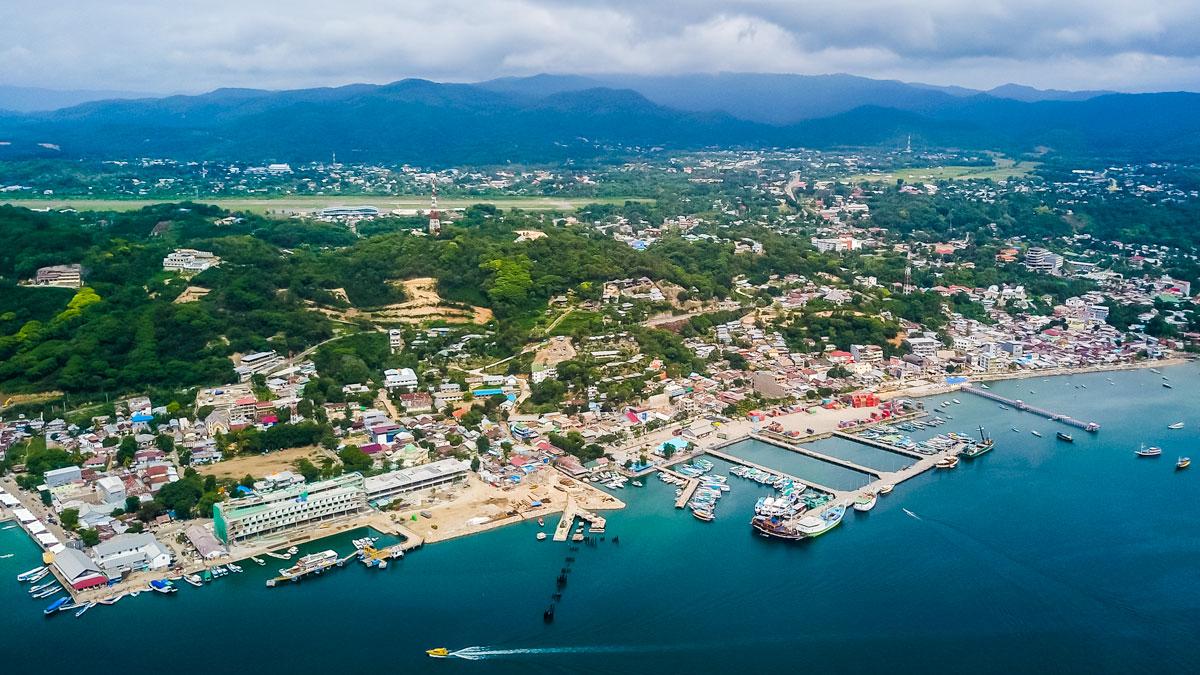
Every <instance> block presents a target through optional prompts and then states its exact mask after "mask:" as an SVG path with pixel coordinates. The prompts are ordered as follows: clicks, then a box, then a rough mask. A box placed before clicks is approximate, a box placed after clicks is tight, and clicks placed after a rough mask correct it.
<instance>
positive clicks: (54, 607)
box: [42, 596, 71, 616]
mask: <svg viewBox="0 0 1200 675" xmlns="http://www.w3.org/2000/svg"><path fill="white" fill-rule="evenodd" d="M70 601H71V598H70V596H63V597H61V598H59V599H57V600H55V601H54V602H52V603H50V604H49V605H47V606H46V609H43V610H42V614H45V615H47V616H49V615H51V614H53V613H55V612H57V611H58V610H60V609H62V608H63V605H65V604H67V603H68V602H70Z"/></svg>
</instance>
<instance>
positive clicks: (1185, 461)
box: [1175, 457, 1192, 471]
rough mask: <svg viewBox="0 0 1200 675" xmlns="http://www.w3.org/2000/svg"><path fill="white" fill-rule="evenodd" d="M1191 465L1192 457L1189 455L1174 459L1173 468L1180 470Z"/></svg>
mask: <svg viewBox="0 0 1200 675" xmlns="http://www.w3.org/2000/svg"><path fill="white" fill-rule="evenodd" d="M1191 465H1192V458H1191V457H1180V458H1179V459H1178V460H1176V462H1175V470H1176V471H1182V470H1184V469H1186V468H1188V467H1189V466H1191Z"/></svg>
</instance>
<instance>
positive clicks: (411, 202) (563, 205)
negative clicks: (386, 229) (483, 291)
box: [0, 195, 654, 213]
mask: <svg viewBox="0 0 1200 675" xmlns="http://www.w3.org/2000/svg"><path fill="white" fill-rule="evenodd" d="M180 201H184V199H183V198H178V199H92V198H79V199H74V198H63V199H3V198H0V203H2V204H11V205H13V206H23V207H26V208H30V209H45V208H54V209H57V208H72V209H78V210H80V211H133V210H136V209H140V208H142V207H143V206H149V205H151V204H167V203H172V202H180ZM195 201H199V202H201V203H204V204H216V205H217V206H220V207H221V208H224V209H228V210H230V211H250V212H253V213H292V212H298V211H313V210H315V209H322V208H325V207H327V206H361V205H370V206H376V207H378V208H379V209H381V210H384V211H387V210H391V209H401V210H412V211H415V210H417V209H427V208H429V198H428V197H420V196H412V197H407V196H404V197H398V196H371V195H342V196H331V197H326V196H308V195H305V196H295V197H261V198H247V197H229V198H225V197H216V198H204V199H197V200H195ZM626 201H642V202H653V201H654V200H653V199H643V198H640V197H594V198H558V197H467V198H457V197H442V198H439V199H438V206H440V207H442V208H446V209H456V208H463V207H466V206H470V205H471V204H495V205H496V206H497V207H499V208H503V209H510V208H511V209H526V210H530V211H552V210H556V211H573V210H575V209H578V208H580V207H582V206H585V205H587V204H624V203H625V202H626Z"/></svg>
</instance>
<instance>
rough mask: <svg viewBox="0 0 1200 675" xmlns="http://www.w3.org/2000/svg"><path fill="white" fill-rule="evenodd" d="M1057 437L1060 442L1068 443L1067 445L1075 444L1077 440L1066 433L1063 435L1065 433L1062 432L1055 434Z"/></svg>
mask: <svg viewBox="0 0 1200 675" xmlns="http://www.w3.org/2000/svg"><path fill="white" fill-rule="evenodd" d="M1055 437H1057V438H1058V440H1060V441H1066V442H1067V443H1074V442H1075V438H1074V437H1073V436H1071V434H1066V433H1063V432H1061V431H1060V432H1058V433H1057V434H1055Z"/></svg>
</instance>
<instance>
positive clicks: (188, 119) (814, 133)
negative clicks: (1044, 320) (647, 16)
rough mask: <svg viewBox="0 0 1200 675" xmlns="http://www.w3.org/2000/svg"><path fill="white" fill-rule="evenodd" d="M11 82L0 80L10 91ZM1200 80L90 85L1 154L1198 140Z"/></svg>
mask: <svg viewBox="0 0 1200 675" xmlns="http://www.w3.org/2000/svg"><path fill="white" fill-rule="evenodd" d="M2 100H3V99H2V98H0V101H2ZM1197 113H1200V95H1198V94H1193V93H1187V92H1166V93H1155V94H1117V93H1110V92H1066V91H1044V90H1036V89H1031V88H1028V87H1022V86H1019V85H1004V86H1002V87H998V88H996V89H994V90H992V91H990V92H980V91H975V90H969V89H964V88H956V87H938V86H933V85H923V84H911V83H903V82H897V81H890V80H872V79H868V78H861V77H855V76H851V75H822V76H802V75H760V74H736V73H722V74H715V75H676V76H634V75H606V76H587V77H584V76H571V75H539V76H533V77H526V78H502V79H497V80H490V81H487V82H480V83H475V84H452V83H437V82H430V81H426V80H415V79H410V80H401V81H399V82H393V83H391V84H386V85H371V84H354V85H347V86H342V87H333V88H315V89H297V90H287V91H267V90H256V89H218V90H215V91H212V92H208V93H206V94H200V95H196V96H167V97H161V98H135V99H126V100H113V99H109V100H99V101H89V102H85V103H80V104H78V105H73V106H70V107H64V108H59V109H56V110H49V111H35V112H31V111H28V110H26V111H22V112H16V111H10V112H0V157H28V156H65V157H93V158H96V157H100V158H128V157H136V156H160V157H162V156H166V157H177V158H181V159H232V160H242V161H268V160H275V161H305V160H321V159H326V158H328V157H330V155H331V154H332V153H337V155H338V157H339V158H343V159H344V160H347V161H372V162H410V163H414V164H418V165H423V166H437V165H449V164H472V163H474V164H496V163H504V162H539V161H561V160H567V159H579V160H586V159H587V158H589V157H593V156H598V155H602V154H605V153H609V152H611V151H612V150H613V149H614V148H631V147H643V148H644V147H650V146H661V147H665V148H673V149H683V148H704V147H764V146H766V147H801V146H803V147H814V148H832V147H844V146H877V145H885V146H887V145H891V146H893V147H895V146H898V145H901V144H903V143H904V142H906V140H907V138H908V137H909V136H910V135H911V137H912V139H913V143H914V146H920V147H957V148H966V149H996V150H1002V151H1005V152H1009V153H1013V154H1021V153H1029V152H1034V151H1035V150H1036V151H1038V152H1042V151H1045V150H1046V149H1048V150H1049V151H1051V152H1056V153H1059V154H1064V155H1068V156H1086V157H1097V158H1104V159H1123V158H1137V157H1152V158H1156V159H1164V160H1166V159H1191V158H1195V157H1200V114H1197Z"/></svg>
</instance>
